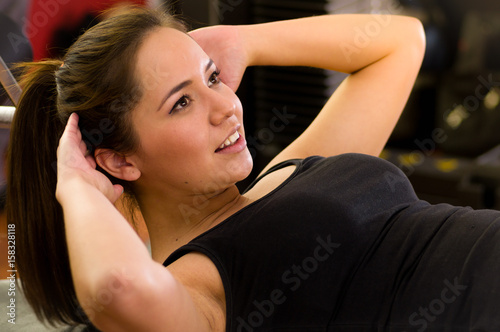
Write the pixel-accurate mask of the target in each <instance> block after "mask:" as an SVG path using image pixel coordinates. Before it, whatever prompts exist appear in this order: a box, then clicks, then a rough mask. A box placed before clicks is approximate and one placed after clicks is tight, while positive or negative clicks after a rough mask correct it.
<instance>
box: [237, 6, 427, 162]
mask: <svg viewBox="0 0 500 332" xmlns="http://www.w3.org/2000/svg"><path fill="white" fill-rule="evenodd" d="M240 34H241V36H242V38H243V39H244V40H245V45H247V46H246V50H247V58H248V64H249V65H275V66H311V67H318V68H324V69H329V70H335V71H339V72H344V73H349V74H350V76H349V77H348V78H347V79H346V80H345V81H344V82H343V83H342V84H341V85H340V86H339V88H338V89H337V90H336V91H335V93H334V94H333V95H332V96H331V98H330V99H329V100H328V102H327V103H326V105H325V106H324V108H323V109H322V110H321V112H320V113H319V115H318V116H317V118H316V119H315V120H314V121H313V122H312V124H311V125H310V126H309V127H308V128H307V129H306V130H305V132H304V133H303V134H302V135H301V136H300V137H299V138H297V139H296V140H295V141H294V142H293V143H292V144H291V145H290V146H289V147H287V148H286V149H285V150H283V151H282V152H281V153H280V154H279V155H278V156H277V157H276V158H275V159H274V160H273V161H272V162H271V164H270V165H269V166H268V167H270V166H271V165H273V164H276V163H278V162H280V161H283V160H286V159H290V158H305V157H307V156H310V155H323V156H329V155H336V154H340V153H347V152H358V153H366V154H370V155H378V154H380V152H381V150H382V148H383V147H384V145H385V144H386V142H387V139H388V138H389V135H390V133H391V132H392V130H393V128H394V126H395V124H396V122H397V120H398V118H399V116H400V114H401V112H402V110H403V108H404V106H405V104H406V101H407V99H408V96H409V94H410V92H411V89H412V87H413V84H414V82H415V78H416V76H417V74H418V72H419V69H420V65H421V62H422V59H423V55H424V51H425V38H424V34H423V28H422V25H421V23H420V22H419V21H418V20H416V19H414V18H410V17H404V16H377V15H330V16H319V17H311V18H303V19H296V20H290V21H280V22H272V23H265V24H259V25H248V26H242V27H240Z"/></svg>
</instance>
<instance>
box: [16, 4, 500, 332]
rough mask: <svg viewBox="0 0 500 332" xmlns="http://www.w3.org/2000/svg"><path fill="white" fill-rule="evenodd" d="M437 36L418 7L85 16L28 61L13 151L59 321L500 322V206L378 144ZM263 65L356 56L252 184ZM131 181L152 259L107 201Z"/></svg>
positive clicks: (135, 324)
mask: <svg viewBox="0 0 500 332" xmlns="http://www.w3.org/2000/svg"><path fill="white" fill-rule="evenodd" d="M374 26H376V27H378V28H377V29H376V30H373V27H374ZM366 31H368V32H369V34H365V35H364V38H365V39H364V42H363V43H362V44H361V43H360V42H359V40H360V39H359V38H360V37H359V36H360V33H363V32H366ZM374 31H375V32H376V33H375V32H374ZM200 46H201V47H200ZM423 53H424V38H423V33H422V27H421V24H420V23H419V22H418V21H417V20H415V19H412V18H407V17H397V16H388V17H380V16H366V15H345V16H320V17H314V18H304V19H299V20H292V21H283V22H276V23H268V24H259V25H251V26H237V27H212V28H207V29H202V30H197V31H193V32H191V33H190V34H189V35H187V34H186V33H185V32H184V29H183V27H182V26H180V25H179V23H178V22H177V21H175V20H173V19H172V18H171V17H168V16H162V15H161V14H159V13H156V12H152V11H144V10H135V11H132V12H131V13H129V14H126V15H121V16H118V17H115V18H112V19H110V20H107V21H105V22H103V23H101V24H99V25H97V26H96V27H94V28H93V29H91V30H89V31H88V32H86V33H85V34H84V35H83V36H82V37H81V38H80V39H79V40H78V41H77V42H76V43H75V45H74V46H73V47H72V48H71V49H70V50H69V51H68V53H67V55H66V56H65V58H64V62H60V61H48V62H43V63H38V64H33V65H32V66H31V71H28V73H27V75H26V79H25V81H24V95H23V98H22V101H21V103H20V105H19V108H18V111H17V114H16V119H15V120H14V123H13V133H12V145H11V150H10V165H11V167H10V170H9V179H10V187H9V188H10V205H9V206H10V209H11V212H10V218H11V222H13V221H14V222H16V227H17V236H18V237H22V238H20V239H19V242H20V243H19V249H18V251H19V252H20V253H19V256H20V257H19V261H18V265H19V270H20V273H21V276H22V279H21V280H22V283H23V286H24V288H25V290H26V295H27V297H28V299H29V301H30V303H31V305H32V306H33V307H34V309H35V311H36V312H37V313H38V315H39V316H40V318H45V319H47V320H48V321H49V322H56V323H57V322H65V323H74V322H86V318H87V317H88V318H89V319H90V321H91V322H92V324H94V325H95V326H97V327H98V328H99V329H101V330H103V331H253V330H267V331H271V330H276V331H326V330H356V331H359V330H373V329H377V328H378V329H383V328H384V327H387V329H390V330H404V329H416V328H419V329H420V330H422V329H426V328H436V329H440V330H443V329H446V328H450V329H453V330H454V331H455V330H457V328H463V327H466V328H469V327H475V328H481V327H482V328H485V327H486V328H492V327H499V325H498V324H500V323H499V322H498V318H497V317H496V315H495V314H492V312H494V310H496V309H495V308H496V306H495V305H494V303H493V301H494V299H495V298H496V296H492V295H491V294H492V293H491V292H493V293H494V292H495V291H497V290H498V286H497V284H498V283H497V282H496V281H495V278H496V272H498V268H496V267H495V265H498V263H496V264H495V263H494V262H495V256H494V255H498V253H499V250H498V248H497V247H495V246H497V244H495V243H498V241H496V242H492V241H490V240H487V239H486V238H487V237H489V236H492V237H494V236H495V231H494V230H495V228H498V222H495V220H496V219H497V218H498V216H499V215H498V213H496V212H493V211H471V210H468V209H463V208H454V207H451V206H447V205H443V206H430V205H429V204H427V203H425V202H421V201H419V200H418V199H417V198H416V197H415V194H414V193H413V191H412V189H411V186H410V185H409V184H408V181H407V180H406V179H404V177H403V175H402V173H400V172H399V171H398V170H397V168H395V167H392V166H391V165H390V164H388V163H386V162H384V161H381V160H379V159H378V158H375V157H370V156H367V155H378V154H379V153H380V151H381V149H382V147H383V146H384V144H385V142H386V140H387V138H388V136H389V134H390V132H391V130H392V128H393V126H394V125H395V123H396V121H397V119H398V116H399V114H400V112H401V110H402V109H403V107H404V104H405V102H406V99H407V97H408V95H409V92H410V90H411V88H412V84H413V82H414V79H415V77H416V75H417V72H418V70H419V66H420V63H421V61H422V57H423ZM254 65H302V66H314V67H320V68H327V69H331V70H337V71H342V72H346V73H350V74H351V75H350V76H349V77H348V78H347V79H346V80H345V81H344V82H343V83H342V85H341V86H340V87H339V88H338V89H337V91H336V92H335V93H334V94H333V95H332V97H331V98H330V100H329V101H328V102H327V103H326V105H325V106H324V108H323V110H322V111H321V112H320V114H319V115H318V117H317V119H316V120H315V121H314V122H313V123H312V124H311V126H310V127H309V128H308V129H307V130H306V131H305V132H304V133H303V134H302V135H301V136H300V137H299V138H298V139H297V140H296V141H295V142H293V143H292V144H291V145H290V146H289V147H287V148H286V149H285V150H283V152H281V153H280V154H279V155H278V156H276V158H275V159H274V160H273V161H271V163H270V164H269V165H268V166H267V167H266V169H265V170H264V174H265V176H263V177H261V178H260V179H259V181H257V182H256V183H254V185H253V186H251V187H250V188H249V189H248V190H247V191H246V192H245V193H244V194H243V195H241V194H240V193H239V192H238V190H237V188H236V186H235V183H236V182H237V181H240V180H242V179H244V178H245V177H246V176H247V175H248V174H249V173H250V169H251V167H252V160H251V158H250V154H249V152H248V149H247V148H246V142H245V132H244V128H243V124H242V106H241V104H240V102H239V100H238V98H237V97H236V95H235V94H234V91H235V90H236V89H237V87H238V84H239V82H240V79H241V77H242V75H243V72H244V70H245V68H246V67H247V66H254ZM217 66H218V67H217ZM54 77H55V79H54ZM68 118H69V119H68ZM66 122H67V125H66V126H65V124H66ZM64 128H65V129H64ZM63 130H64V133H63V134H62V137H61V133H62V132H63ZM31 131H33V132H31ZM59 137H61V138H60V141H59V147H58V150H57V179H56V172H54V169H53V168H52V166H53V165H54V161H55V160H56V151H55V147H56V146H57V142H58V139H59ZM41 138H43V140H42V142H40V139H41ZM350 152H359V153H363V154H364V155H361V154H349V153H350ZM346 153H347V154H346ZM313 155H323V156H336V157H331V158H322V157H310V156H313ZM96 168H97V169H96ZM394 179H397V180H394ZM110 180H111V181H110ZM123 190H124V191H125V192H126V193H127V194H128V195H132V197H133V198H134V199H135V201H136V202H137V204H138V206H139V207H140V210H141V212H142V214H143V216H144V219H145V221H146V223H147V227H148V231H149V234H150V238H151V248H152V259H151V257H150V255H149V253H148V252H147V250H146V248H145V247H144V245H143V243H142V242H141V241H140V240H139V238H138V237H137V235H136V234H135V232H134V231H133V230H132V229H131V228H130V227H129V225H128V224H127V223H126V221H125V220H124V218H123V217H122V215H121V214H120V213H119V212H118V211H117V210H116V209H115V208H114V206H113V204H112V203H113V202H115V201H116V200H117V199H118V198H119V197H120V195H121V194H122V191H123ZM54 193H55V197H56V198H57V201H58V202H59V204H60V206H61V207H62V209H61V208H60V206H59V205H58V204H57V202H56V201H55V200H54V199H53V197H54ZM63 217H64V218H63ZM444 230H446V231H444ZM21 241H22V242H21ZM458 241H460V242H458ZM455 242H457V243H455ZM455 244H459V245H460V247H459V248H455V247H453V249H450V246H455ZM42 248H43V251H42ZM481 248H488V250H489V249H491V250H490V251H486V252H485V251H482V250H480V249H481ZM450 250H453V252H452V253H450ZM26 252H29V255H28V254H24V255H23V254H22V253H26ZM66 253H67V255H68V256H66ZM479 254H482V255H483V256H482V257H481V259H480V260H479V263H477V264H475V265H474V264H473V263H472V262H474V261H476V258H477V256H478V255H479ZM434 255H437V256H438V257H435V256H434ZM496 262H498V260H497V261H496ZM162 263H163V264H162ZM165 266H166V268H165ZM475 268H479V270H475ZM488 269H489V273H483V274H476V273H475V272H476V271H487V270H488ZM32 271H36V273H32ZM495 271H496V272H495ZM494 277H495V278H494ZM54 280H57V283H58V284H57V285H54V283H53V281H54ZM49 281H50V282H49ZM484 285H488V287H489V288H488V289H487V290H488V292H486V288H485V287H484ZM464 287H465V288H464ZM439 296H441V297H439ZM436 297H439V299H440V301H441V302H439V303H438V302H436V301H434V299H435V298H436ZM436 303H437V304H439V305H441V303H443V309H442V310H441V307H439V308H437V307H436V305H437V304H436ZM79 307H81V308H82V309H83V312H81V311H79V310H78V309H77V308H79ZM426 308H430V309H426ZM436 308H437V309H439V310H440V311H441V312H439V314H438V313H437V312H436V310H437V309H436ZM420 309H421V310H420ZM426 310H427V311H426ZM429 310H430V311H429ZM483 324H488V325H486V326H483ZM494 324H497V325H494Z"/></svg>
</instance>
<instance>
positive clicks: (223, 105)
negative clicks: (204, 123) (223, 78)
mask: <svg viewBox="0 0 500 332" xmlns="http://www.w3.org/2000/svg"><path fill="white" fill-rule="evenodd" d="M209 102H210V115H209V116H210V123H211V124H212V125H214V126H218V125H220V124H221V123H223V122H224V120H226V119H227V118H230V117H231V116H233V115H234V113H235V112H236V107H237V106H236V100H235V96H233V97H231V96H225V95H222V94H220V93H217V92H215V91H211V94H210V101H209Z"/></svg>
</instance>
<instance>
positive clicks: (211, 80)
mask: <svg viewBox="0 0 500 332" xmlns="http://www.w3.org/2000/svg"><path fill="white" fill-rule="evenodd" d="M219 76H220V70H219V69H216V70H215V71H214V72H213V73H212V75H210V78H209V79H208V83H209V85H214V84H219V83H220V82H221V81H220V78H219Z"/></svg>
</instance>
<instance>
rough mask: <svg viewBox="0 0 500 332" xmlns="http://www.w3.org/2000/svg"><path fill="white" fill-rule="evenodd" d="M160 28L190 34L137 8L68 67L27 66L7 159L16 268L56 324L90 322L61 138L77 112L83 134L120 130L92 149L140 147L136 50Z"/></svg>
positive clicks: (84, 46)
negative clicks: (75, 259) (74, 247)
mask: <svg viewBox="0 0 500 332" xmlns="http://www.w3.org/2000/svg"><path fill="white" fill-rule="evenodd" d="M159 27H169V28H174V29H177V30H179V31H182V32H185V30H186V29H185V27H184V25H183V24H182V23H181V22H180V21H178V20H176V19H175V18H174V17H172V16H170V15H167V14H165V13H163V12H160V11H156V10H149V9H140V8H131V9H130V10H128V11H126V12H125V13H123V14H120V15H117V16H114V17H112V18H110V19H107V20H105V21H103V22H100V23H99V24H97V25H96V26H94V27H92V28H91V29H89V30H87V31H86V32H85V33H84V34H83V35H82V36H80V37H79V38H78V40H77V41H76V42H75V43H74V44H73V45H72V46H71V47H70V48H69V50H68V52H67V53H66V55H65V57H64V66H62V67H61V65H62V62H61V61H56V60H50V61H43V62H38V63H27V64H24V65H21V66H22V68H24V75H23V79H22V80H21V82H20V83H21V86H22V88H23V93H22V95H21V98H20V101H19V105H18V107H17V110H16V113H15V115H14V120H13V122H12V125H11V138H10V143H9V151H8V160H7V186H8V188H7V206H6V208H7V218H8V222H9V224H14V225H15V230H16V267H17V269H18V271H19V276H20V281H21V285H22V288H23V291H24V293H25V296H26V299H27V300H28V302H29V304H30V305H31V307H32V308H33V310H34V312H35V314H36V315H37V317H38V319H39V320H42V321H44V320H46V321H48V322H49V323H50V324H52V325H54V324H56V323H64V324H70V325H72V324H76V323H85V324H87V325H88V324H89V322H88V319H87V317H86V316H85V314H84V313H83V311H82V310H81V309H80V306H79V303H78V300H77V297H76V293H75V289H74V285H73V280H72V276H71V270H70V264H69V255H68V248H67V244H66V236H65V230H64V221H63V213H62V208H61V206H60V205H59V203H58V202H57V201H56V198H55V190H56V182H57V173H56V151H57V146H58V143H59V138H60V136H61V135H62V132H63V129H64V125H65V124H66V121H67V118H68V117H69V115H70V114H71V113H73V112H76V113H78V115H79V126H80V129H81V130H82V133H84V132H85V131H87V132H90V133H92V132H95V128H102V126H103V123H106V124H112V128H113V130H103V131H102V132H101V131H99V134H98V136H99V139H92V140H90V139H89V141H92V142H90V143H91V144H90V146H88V147H89V149H90V148H92V149H96V148H108V149H113V150H115V151H117V152H119V153H124V154H125V153H130V152H131V151H135V149H137V147H138V145H139V140H138V137H137V135H136V134H135V131H134V128H133V126H132V121H131V118H132V115H131V114H132V112H131V111H132V110H133V109H134V107H135V105H136V104H137V102H138V99H139V97H140V96H141V93H142V87H141V85H140V84H139V82H138V81H137V79H136V75H135V74H136V63H135V59H136V52H137V50H138V49H139V47H140V45H141V43H142V42H143V40H144V38H145V36H147V34H148V33H150V32H151V31H152V30H153V29H157V28H159ZM56 82H57V83H56ZM103 121H104V122H103ZM112 180H113V179H112ZM123 185H124V187H125V188H127V186H126V185H127V183H123ZM128 185H129V186H128V187H129V191H130V192H131V193H132V194H133V187H132V185H130V184H128ZM89 208H91V207H89ZM91 241H92V239H89V244H90V243H91ZM81 305H82V306H86V305H88V304H87V303H82V304H81Z"/></svg>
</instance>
